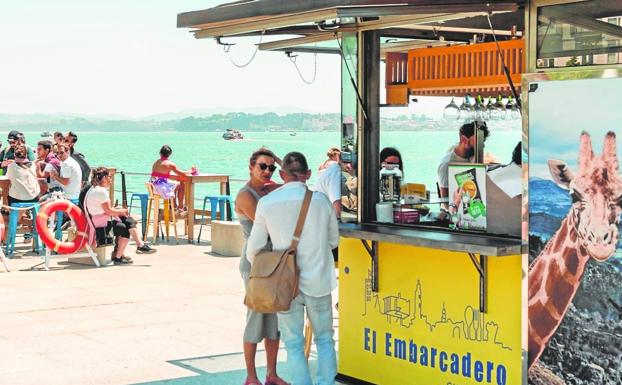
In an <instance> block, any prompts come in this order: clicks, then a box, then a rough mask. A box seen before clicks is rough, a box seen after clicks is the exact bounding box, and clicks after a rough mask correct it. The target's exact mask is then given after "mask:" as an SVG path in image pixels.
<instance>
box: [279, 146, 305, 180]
mask: <svg viewBox="0 0 622 385" xmlns="http://www.w3.org/2000/svg"><path fill="white" fill-rule="evenodd" d="M281 168H282V170H283V171H285V172H286V173H288V174H289V175H296V174H306V173H307V172H308V171H309V165H308V164H307V159H306V158H305V156H304V155H302V154H301V153H300V152H296V151H292V152H290V153H288V154H287V155H285V156H284V157H283V166H282V167H281Z"/></svg>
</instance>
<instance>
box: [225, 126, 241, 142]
mask: <svg viewBox="0 0 622 385" xmlns="http://www.w3.org/2000/svg"><path fill="white" fill-rule="evenodd" d="M222 138H223V139H224V140H242V139H244V135H242V133H241V132H240V131H238V130H233V129H231V128H228V129H227V131H226V132H225V133H224V134H222Z"/></svg>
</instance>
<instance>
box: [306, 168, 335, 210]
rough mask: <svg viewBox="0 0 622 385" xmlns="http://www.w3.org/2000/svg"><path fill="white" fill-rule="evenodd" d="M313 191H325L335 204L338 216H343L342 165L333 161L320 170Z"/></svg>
mask: <svg viewBox="0 0 622 385" xmlns="http://www.w3.org/2000/svg"><path fill="white" fill-rule="evenodd" d="M312 190H313V191H319V192H321V193H324V194H325V195H326V196H327V197H328V200H329V201H330V203H332V204H333V207H334V209H335V214H337V218H339V216H341V165H340V164H339V162H331V164H330V165H329V166H328V167H326V168H325V169H324V170H320V171H318V177H317V180H316V181H315V184H314V185H313V188H312Z"/></svg>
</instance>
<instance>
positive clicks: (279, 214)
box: [247, 152, 339, 385]
mask: <svg viewBox="0 0 622 385" xmlns="http://www.w3.org/2000/svg"><path fill="white" fill-rule="evenodd" d="M280 175H281V178H282V179H283V181H284V182H285V184H284V185H283V186H282V187H280V188H278V189H276V190H274V191H273V192H271V193H270V194H268V195H266V196H264V197H263V198H262V199H261V200H260V201H259V202H258V203H257V210H256V212H255V222H254V224H253V229H252V230H251V234H250V237H249V239H248V245H247V258H248V260H249V261H250V262H251V264H252V263H253V260H254V258H255V256H256V255H257V253H259V251H261V250H262V248H263V247H264V246H265V245H266V242H267V240H268V236H270V240H271V241H272V246H273V249H274V250H284V249H286V248H287V247H289V246H290V244H291V242H292V237H293V233H294V228H295V227H296V222H297V220H298V214H299V213H300V208H301V206H302V200H303V198H304V195H305V192H306V186H305V182H306V180H307V179H309V177H310V176H311V171H310V170H309V167H308V165H307V160H306V159H305V157H304V155H302V154H301V153H298V152H290V153H289V154H287V155H285V157H284V158H283V164H282V168H281V171H280ZM338 244H339V227H338V224H337V217H336V215H335V211H334V209H333V206H332V205H331V203H330V202H329V200H328V198H327V197H326V195H324V194H322V193H319V192H315V193H313V198H312V199H311V204H310V206H309V212H308V214H307V218H306V221H305V224H304V227H303V230H302V234H301V235H300V243H299V244H298V250H297V256H296V262H297V265H298V268H299V269H300V281H299V289H300V293H299V294H298V296H296V298H294V300H293V301H292V304H291V307H290V309H289V310H288V311H285V312H280V313H278V320H279V331H280V332H281V340H282V341H283V343H284V344H285V349H287V365H288V369H289V373H290V374H291V375H292V376H293V378H292V383H293V384H296V385H311V383H312V382H311V374H310V371H309V366H308V364H307V360H306V358H305V355H304V308H305V307H306V309H307V314H308V316H309V319H310V320H311V325H312V326H313V333H314V334H315V342H316V345H317V350H318V367H317V376H316V383H317V384H319V385H333V384H334V383H335V376H336V375H337V360H336V355H335V341H334V339H333V335H334V330H333V312H332V298H331V292H332V291H333V290H334V289H335V288H336V287H337V279H336V276H335V269H334V262H333V256H332V253H331V250H332V249H334V248H335V247H337V246H338Z"/></svg>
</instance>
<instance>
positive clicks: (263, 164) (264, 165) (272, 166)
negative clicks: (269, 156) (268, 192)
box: [257, 163, 276, 172]
mask: <svg viewBox="0 0 622 385" xmlns="http://www.w3.org/2000/svg"><path fill="white" fill-rule="evenodd" d="M257 165H258V166H259V168H260V169H261V171H266V169H268V170H269V171H270V172H274V170H276V166H275V165H273V164H270V165H268V164H265V163H257Z"/></svg>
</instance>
